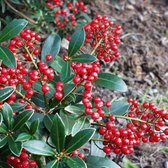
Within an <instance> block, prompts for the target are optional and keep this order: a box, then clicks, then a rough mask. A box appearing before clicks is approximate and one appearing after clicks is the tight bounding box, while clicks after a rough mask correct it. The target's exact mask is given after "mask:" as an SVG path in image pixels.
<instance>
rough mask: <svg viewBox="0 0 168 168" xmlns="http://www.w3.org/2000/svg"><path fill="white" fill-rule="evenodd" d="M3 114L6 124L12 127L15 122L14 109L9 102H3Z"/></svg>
mask: <svg viewBox="0 0 168 168" xmlns="http://www.w3.org/2000/svg"><path fill="white" fill-rule="evenodd" d="M2 115H3V119H4V122H5V124H6V125H7V126H8V128H11V127H12V124H13V110H12V108H11V106H10V105H9V104H7V103H4V104H3V106H2Z"/></svg>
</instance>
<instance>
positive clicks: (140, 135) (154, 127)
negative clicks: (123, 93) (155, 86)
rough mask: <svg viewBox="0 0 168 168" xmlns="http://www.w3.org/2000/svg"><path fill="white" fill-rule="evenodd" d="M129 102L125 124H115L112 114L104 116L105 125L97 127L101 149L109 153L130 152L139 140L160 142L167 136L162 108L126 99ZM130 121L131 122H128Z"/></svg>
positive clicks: (165, 118) (167, 117)
mask: <svg viewBox="0 0 168 168" xmlns="http://www.w3.org/2000/svg"><path fill="white" fill-rule="evenodd" d="M128 102H129V103H130V104H131V106H130V108H129V112H128V116H125V118H124V119H128V122H127V124H126V125H125V126H123V127H121V126H118V124H117V119H116V117H115V116H113V115H109V116H105V118H106V119H105V120H104V121H105V125H103V126H101V127H99V130H98V131H99V134H101V135H102V136H103V139H104V142H103V144H104V147H103V151H104V152H105V153H106V154H110V153H111V152H112V151H113V152H114V153H116V154H119V153H123V154H126V155H128V154H132V153H134V146H137V145H140V144H141V142H144V143H147V142H153V143H154V142H160V141H165V140H166V139H167V138H168V137H167V135H168V128H164V127H163V126H165V120H168V113H167V112H166V111H165V110H163V109H158V108H156V107H155V105H154V104H153V103H151V102H150V103H148V102H145V103H143V104H142V105H140V103H139V102H138V101H137V100H133V99H128ZM130 121H131V122H130Z"/></svg>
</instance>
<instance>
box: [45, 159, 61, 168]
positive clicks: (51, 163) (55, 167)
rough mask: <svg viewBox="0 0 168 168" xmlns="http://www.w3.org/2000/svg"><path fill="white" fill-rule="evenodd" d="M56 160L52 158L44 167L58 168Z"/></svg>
mask: <svg viewBox="0 0 168 168" xmlns="http://www.w3.org/2000/svg"><path fill="white" fill-rule="evenodd" d="M57 165H58V161H57V160H53V161H50V162H49V163H47V164H46V165H45V166H44V168H58V166H57Z"/></svg>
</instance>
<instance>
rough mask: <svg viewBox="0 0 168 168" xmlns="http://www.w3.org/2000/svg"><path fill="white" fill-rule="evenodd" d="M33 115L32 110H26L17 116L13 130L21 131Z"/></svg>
mask: <svg viewBox="0 0 168 168" xmlns="http://www.w3.org/2000/svg"><path fill="white" fill-rule="evenodd" d="M32 115H33V111H32V110H25V111H23V112H21V113H20V114H19V115H17V116H16V118H15V121H14V126H13V130H18V129H20V128H21V127H22V126H23V125H24V124H25V123H26V122H27V121H28V120H29V119H30V118H31V116H32Z"/></svg>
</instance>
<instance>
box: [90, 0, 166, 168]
mask: <svg viewBox="0 0 168 168" xmlns="http://www.w3.org/2000/svg"><path fill="white" fill-rule="evenodd" d="M92 11H93V13H96V12H97V11H98V12H99V13H101V14H105V15H107V16H109V17H111V18H112V19H113V20H114V21H115V22H117V23H119V24H121V26H122V29H123V30H122V31H123V33H122V36H121V40H122V43H121V45H120V53H121V58H120V59H118V61H117V62H116V63H113V64H111V65H110V66H108V68H107V66H106V65H105V68H107V69H106V71H111V72H115V73H118V74H120V75H121V76H122V77H123V78H124V79H125V81H126V83H127V84H128V88H129V91H128V92H127V93H125V94H123V96H132V97H136V98H141V99H143V100H152V101H154V102H157V103H159V104H160V106H162V107H164V108H167V109H168V104H167V103H168V88H167V84H168V66H167V65H168V4H167V1H163V0H160V1H156V0H153V1H152V0H151V1H150V0H120V1H119V0H94V1H92ZM100 92H101V90H100ZM101 93H102V94H103V95H106V97H107V98H109V97H111V96H112V97H113V96H114V94H113V93H111V92H109V91H107V92H104V90H103V91H102V92H101ZM107 95H108V96H107ZM115 96H116V94H115ZM166 145H167V146H168V143H160V144H148V145H142V146H140V147H138V148H137V149H136V152H135V155H132V156H129V159H131V160H132V161H133V162H134V163H136V164H137V165H138V166H139V167H141V168H163V167H165V166H164V164H165V162H166V161H168V153H165V152H163V149H164V148H165V146H166ZM166 168H167V167H166Z"/></svg>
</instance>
